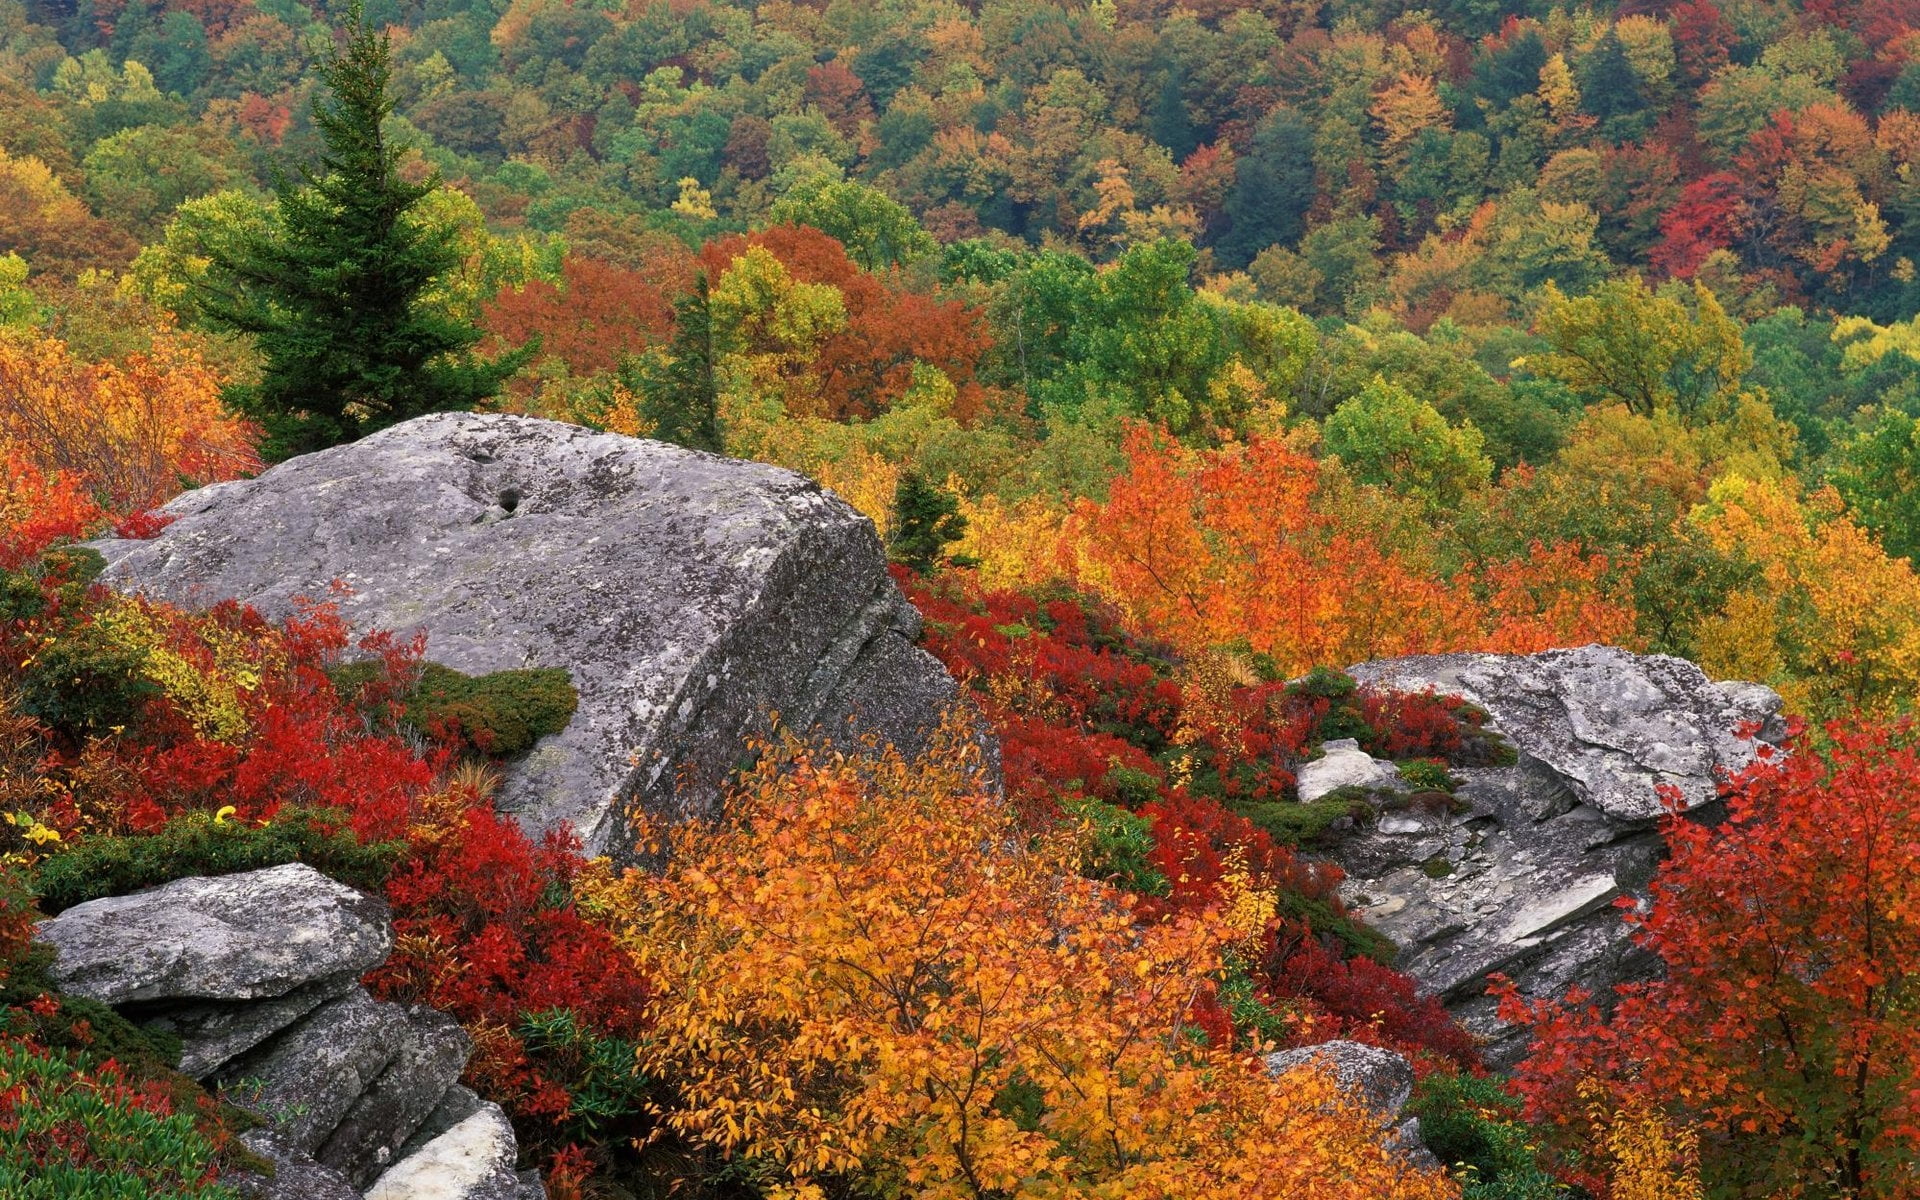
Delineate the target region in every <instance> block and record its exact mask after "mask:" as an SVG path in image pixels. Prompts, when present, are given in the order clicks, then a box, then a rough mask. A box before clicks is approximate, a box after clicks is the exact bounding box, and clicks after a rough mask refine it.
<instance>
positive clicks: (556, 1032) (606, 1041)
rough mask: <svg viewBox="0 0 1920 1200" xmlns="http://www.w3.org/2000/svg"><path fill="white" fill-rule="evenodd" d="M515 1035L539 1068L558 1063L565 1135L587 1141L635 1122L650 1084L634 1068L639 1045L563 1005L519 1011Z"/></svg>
mask: <svg viewBox="0 0 1920 1200" xmlns="http://www.w3.org/2000/svg"><path fill="white" fill-rule="evenodd" d="M519 1034H520V1038H521V1040H522V1041H523V1042H524V1043H525V1045H526V1048H527V1053H528V1055H530V1056H531V1057H532V1058H533V1060H534V1061H536V1062H539V1063H541V1064H543V1066H542V1069H543V1070H545V1071H548V1072H552V1071H554V1070H555V1068H558V1069H559V1071H560V1072H561V1074H562V1076H563V1077H564V1078H565V1079H566V1080H567V1081H568V1082H567V1097H568V1104H567V1113H566V1116H565V1118H564V1119H563V1121H562V1128H563V1129H564V1131H565V1133H566V1135H567V1136H569V1137H571V1138H573V1139H575V1140H577V1141H579V1142H581V1143H582V1144H592V1143H594V1142H597V1141H603V1140H606V1139H607V1137H608V1135H609V1134H618V1133H622V1132H625V1133H629V1134H630V1133H631V1132H632V1130H630V1129H627V1130H624V1131H623V1129H622V1127H623V1126H631V1125H633V1124H635V1123H636V1122H638V1121H640V1120H641V1119H642V1118H643V1115H644V1114H645V1113H646V1112H647V1111H648V1110H647V1105H648V1102H649V1101H650V1100H652V1099H653V1098H654V1097H653V1090H652V1084H651V1082H650V1081H649V1080H648V1079H647V1077H646V1076H645V1075H642V1074H641V1073H640V1072H639V1071H637V1070H635V1069H634V1065H633V1064H634V1056H635V1055H636V1054H637V1053H638V1050H639V1048H638V1047H637V1046H636V1045H635V1044H634V1043H633V1042H630V1041H627V1040H625V1039H623V1038H617V1037H605V1036H602V1035H600V1034H598V1033H596V1032H594V1030H593V1028H592V1027H591V1026H589V1025H588V1024H587V1023H586V1022H584V1021H582V1020H581V1019H580V1017H579V1015H578V1014H576V1013H575V1012H574V1011H573V1010H572V1009H567V1008H555V1009H548V1010H546V1011H544V1012H532V1013H524V1014H522V1015H521V1017H520V1028H519Z"/></svg>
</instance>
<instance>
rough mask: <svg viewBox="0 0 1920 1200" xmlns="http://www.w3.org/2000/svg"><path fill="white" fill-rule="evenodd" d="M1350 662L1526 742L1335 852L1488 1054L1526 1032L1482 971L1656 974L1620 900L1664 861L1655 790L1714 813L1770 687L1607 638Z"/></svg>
mask: <svg viewBox="0 0 1920 1200" xmlns="http://www.w3.org/2000/svg"><path fill="white" fill-rule="evenodd" d="M1350 673H1351V674H1352V675H1353V676H1354V677H1355V678H1356V679H1358V680H1360V682H1361V683H1363V684H1370V685H1374V686H1385V687H1393V688H1396V689H1400V690H1405V691H1415V692H1418V691H1425V690H1428V689H1432V690H1434V691H1436V692H1439V693H1443V694H1452V695H1458V696H1461V697H1463V698H1465V699H1467V700H1469V701H1471V702H1473V703H1474V704H1477V705H1479V706H1480V707H1481V708H1484V709H1485V710H1486V711H1487V712H1488V714H1489V716H1490V721H1489V726H1490V727H1491V728H1493V729H1495V730H1496V731H1497V732H1499V733H1500V734H1502V735H1503V736H1504V737H1505V738H1506V739H1507V741H1508V742H1510V743H1511V744H1512V745H1513V747H1514V749H1515V750H1516V751H1517V752H1518V761H1517V762H1516V763H1515V764H1513V765H1512V766H1505V767H1479V768H1453V770H1452V773H1453V775H1454V776H1455V777H1456V778H1458V779H1459V780H1460V781H1461V782H1460V786H1459V788H1458V789H1457V791H1456V793H1455V795H1456V797H1457V799H1458V800H1460V801H1463V802H1465V809H1466V811H1464V812H1462V813H1458V814H1446V813H1440V814H1423V815H1417V816H1416V815H1412V814H1407V813H1383V814H1382V815H1381V818H1380V820H1379V821H1378V822H1377V823H1376V824H1375V826H1374V827H1373V828H1372V829H1369V830H1366V831H1364V832H1362V833H1360V834H1358V835H1356V836H1353V837H1350V838H1348V839H1346V840H1345V841H1344V842H1343V843H1341V844H1340V845H1339V846H1338V847H1337V848H1336V849H1335V850H1334V851H1333V853H1332V855H1331V857H1332V858H1333V860H1334V861H1335V862H1336V863H1338V864H1339V865H1340V867H1341V868H1342V869H1343V870H1344V871H1345V872H1346V874H1347V878H1346V881H1345V882H1344V883H1343V884H1342V889H1341V890H1342V893H1343V895H1344V896H1345V898H1346V900H1347V901H1348V903H1349V904H1351V905H1352V906H1353V908H1354V909H1355V911H1356V912H1357V913H1358V914H1359V915H1360V916H1361V917H1362V918H1363V919H1365V920H1366V921H1367V923H1368V924H1370V925H1372V926H1374V927H1375V928H1377V929H1379V930H1380V931H1381V932H1382V933H1384V934H1386V935H1387V936H1388V937H1390V938H1392V939H1393V941H1394V942H1395V944H1396V945H1398V946H1399V947H1400V952H1399V958H1398V962H1397V965H1398V966H1399V967H1400V968H1401V969H1402V970H1404V971H1406V972H1407V973H1408V974H1409V975H1411V976H1413V978H1414V979H1415V980H1416V981H1417V982H1418V983H1419V984H1420V985H1421V986H1422V987H1423V988H1424V989H1426V990H1428V991H1430V992H1432V993H1434V994H1436V995H1438V996H1439V997H1440V998H1441V1000H1442V1001H1443V1002H1445V1003H1446V1004H1447V1006H1448V1007H1449V1008H1450V1009H1451V1010H1452V1011H1453V1013H1454V1015H1455V1016H1457V1017H1459V1018H1460V1019H1461V1020H1462V1022H1463V1023H1464V1024H1465V1025H1466V1026H1467V1028H1468V1029H1469V1030H1471V1031H1472V1032H1473V1033H1475V1034H1476V1035H1478V1036H1480V1037H1481V1038H1482V1039H1484V1040H1485V1042H1486V1054H1487V1057H1488V1060H1489V1061H1490V1062H1491V1063H1492V1064H1494V1065H1496V1066H1503V1065H1507V1064H1510V1063H1512V1062H1513V1061H1515V1060H1516V1059H1517V1058H1518V1057H1519V1056H1520V1055H1521V1053H1523V1052H1524V1050H1525V1045H1524V1040H1523V1039H1522V1038H1521V1037H1520V1036H1517V1035H1516V1033H1515V1031H1514V1030H1512V1029H1511V1028H1510V1027H1508V1026H1506V1025H1504V1024H1503V1023H1501V1022H1500V1021H1499V1020H1498V1019H1497V1018H1496V1017H1495V1015H1494V1004H1493V1001H1492V1000H1491V999H1489V998H1488V997H1487V996H1486V989H1487V976H1488V975H1490V974H1493V973H1496V972H1497V973H1501V974H1504V975H1507V976H1508V977H1510V978H1512V979H1513V981H1514V982H1515V984H1516V985H1517V986H1518V987H1519V989H1520V991H1521V993H1522V994H1524V995H1527V996H1540V997H1545V996H1554V997H1558V996H1561V995H1563V994H1564V993H1565V992H1566V990H1567V988H1568V987H1569V986H1573V985H1578V986H1580V987H1583V988H1585V989H1587V990H1589V991H1591V992H1593V993H1595V994H1596V995H1597V996H1598V997H1599V998H1600V999H1601V1000H1602V1001H1603V1002H1604V1001H1605V1000H1606V998H1607V997H1608V996H1609V995H1610V994H1611V990H1612V988H1613V987H1614V986H1616V985H1617V984H1620V983H1624V982H1629V981H1632V980H1635V979H1643V978H1646V977H1648V976H1649V975H1650V974H1651V973H1652V971H1653V970H1654V968H1655V965H1656V964H1655V961H1654V960H1653V958H1652V956H1651V955H1649V954H1648V953H1647V952H1645V951H1643V950H1641V949H1640V948H1639V947H1637V946H1635V945H1634V944H1633V942H1632V940H1631V938H1630V937H1629V935H1628V929H1627V927H1626V925H1625V924H1624V923H1623V922H1622V921H1621V919H1620V913H1619V912H1618V911H1617V909H1616V907H1615V901H1617V900H1619V899H1620V898H1621V897H1637V896H1639V895H1641V894H1643V889H1644V888H1645V885H1646V883H1647V881H1648V880H1649V879H1650V878H1651V877H1652V875H1653V871H1654V868H1655V866H1656V865H1657V863H1658V861H1659V858H1660V854H1661V843H1660V837H1659V833H1658V830H1657V824H1658V817H1659V816H1660V814H1661V813H1662V812H1663V811H1664V806H1663V802H1662V799H1661V793H1662V791H1663V790H1664V789H1671V791H1670V792H1668V794H1669V795H1672V796H1674V797H1675V798H1676V799H1677V801H1678V802H1679V805H1680V807H1681V808H1682V810H1683V811H1686V812H1689V813H1698V814H1699V815H1700V816H1702V817H1709V818H1710V817H1711V816H1712V815H1714V813H1715V812H1716V811H1717V809H1718V801H1717V789H1718V782H1719V780H1720V779H1721V778H1722V777H1724V775H1726V774H1729V773H1732V772H1736V771H1739V770H1740V769H1742V768H1744V767H1746V766H1748V765H1749V764H1751V763H1752V762H1753V761H1754V756H1755V753H1756V748H1757V747H1758V746H1759V745H1762V744H1764V743H1766V742H1769V741H1772V740H1777V739H1778V738H1780V737H1781V736H1782V735H1783V733H1784V727H1783V725H1782V722H1781V720H1780V716H1779V711H1780V698H1779V696H1778V695H1776V694H1775V693H1774V692H1773V691H1772V690H1771V689H1769V688H1766V687H1762V686H1759V685H1757V684H1747V683H1716V682H1714V681H1712V680H1709V679H1708V678H1707V677H1706V675H1705V674H1704V673H1703V672H1702V671H1701V670H1700V668H1698V667H1697V666H1695V665H1693V664H1692V663H1689V662H1686V661H1684V660H1682V659H1677V658H1670V657H1666V656H1663V655H1638V654H1633V653H1630V652H1628V651H1625V650H1619V649H1615V648H1612V647H1604V646H1584V647H1580V648H1578V649H1573V650H1554V651H1547V652H1545V653H1541V654H1534V655H1525V656H1518V655H1496V654H1448V655H1434V656H1423V657H1414V658H1400V659H1389V660H1385V661H1381V662H1372V663H1365V664H1362V665H1360V666H1358V667H1354V668H1352V669H1351V671H1350ZM1742 728H1748V729H1752V730H1755V731H1757V737H1756V738H1743V737H1741V736H1739V735H1738V733H1737V731H1738V730H1740V729H1742Z"/></svg>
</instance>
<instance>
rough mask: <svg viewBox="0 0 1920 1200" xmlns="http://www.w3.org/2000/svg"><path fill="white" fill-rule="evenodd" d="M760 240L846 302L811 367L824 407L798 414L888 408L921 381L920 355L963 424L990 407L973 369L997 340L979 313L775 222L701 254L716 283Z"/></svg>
mask: <svg viewBox="0 0 1920 1200" xmlns="http://www.w3.org/2000/svg"><path fill="white" fill-rule="evenodd" d="M753 246H763V247H765V248H766V249H767V251H768V252H770V253H771V254H772V255H773V256H774V257H775V258H778V259H779V260H780V262H781V264H782V265H783V266H785V267H786V268H787V270H788V271H789V272H790V273H792V275H793V278H794V279H795V281H797V282H799V283H824V284H828V285H831V286H832V287H835V288H838V289H839V290H840V294H841V296H842V298H843V300H844V302H845V304H846V309H847V327H846V329H844V330H842V331H841V332H839V333H835V334H832V335H831V336H829V337H828V338H827V339H826V341H825V342H824V343H823V344H822V345H821V347H820V349H819V353H818V355H817V357H816V358H815V359H814V361H813V364H812V369H813V372H814V373H815V374H816V375H817V376H818V378H819V379H820V381H821V387H820V395H819V398H818V403H817V405H816V411H813V412H809V413H806V414H798V415H807V416H823V417H831V418H834V419H842V418H846V417H861V418H866V417H872V416H875V415H877V414H879V413H881V412H884V411H886V409H887V408H888V406H889V405H891V404H892V403H893V402H894V401H895V400H897V399H898V398H899V397H900V396H901V395H903V394H904V393H905V392H906V390H907V387H908V385H909V384H910V383H912V381H913V364H914V363H915V362H916V361H918V362H922V363H926V364H927V365H929V366H933V367H938V368H939V369H940V370H941V372H942V373H944V374H945V375H946V376H947V378H948V379H950V380H952V381H953V384H954V387H955V388H956V389H958V395H957V396H956V397H955V399H954V406H953V414H954V416H956V417H958V418H959V419H960V420H962V421H968V420H971V419H973V418H974V417H976V416H978V415H980V413H981V412H982V411H983V409H984V408H985V407H986V405H987V402H988V389H987V388H986V387H985V386H984V385H982V384H981V383H979V382H978V381H977V380H976V379H975V378H974V365H975V364H976V363H977V362H979V361H980V358H981V356H982V355H983V354H984V353H985V352H986V350H987V348H988V347H989V346H990V345H991V344H992V338H991V337H990V336H989V334H988V332H987V327H986V320H985V317H984V314H982V313H981V312H980V311H979V310H977V309H973V308H969V307H968V306H966V305H965V304H962V303H960V302H959V301H957V300H935V299H933V298H931V297H929V296H923V295H920V294H919V293H917V292H910V291H906V290H904V289H902V288H899V287H895V286H892V285H891V284H890V283H889V282H887V281H885V280H882V279H881V278H880V277H879V276H876V275H871V274H868V273H867V272H865V271H863V270H861V269H860V268H859V266H858V265H856V264H855V263H854V261H853V260H852V259H851V258H848V257H847V252H846V250H845V249H844V248H843V247H842V246H841V245H840V243H839V242H838V241H836V240H834V239H833V238H831V237H829V236H827V235H826V234H824V233H821V232H820V231H819V230H817V229H814V228H812V227H811V226H807V225H775V226H773V227H772V228H770V229H763V230H760V231H758V232H757V233H751V234H741V235H737V236H734V237H728V238H721V239H718V240H716V241H712V242H708V243H707V245H706V246H705V247H704V248H703V249H702V250H701V252H700V260H701V262H702V263H703V264H704V265H705V267H706V271H707V278H708V280H709V281H717V280H718V279H719V278H720V276H721V275H723V274H725V272H726V270H727V268H728V267H729V266H731V265H732V264H733V261H734V260H735V259H736V258H739V257H740V256H741V255H742V254H745V253H746V252H747V250H748V249H749V248H750V247H753Z"/></svg>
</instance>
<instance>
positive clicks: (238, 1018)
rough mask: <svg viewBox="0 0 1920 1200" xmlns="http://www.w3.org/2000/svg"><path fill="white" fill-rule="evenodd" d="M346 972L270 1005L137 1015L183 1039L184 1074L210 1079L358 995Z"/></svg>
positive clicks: (175, 1007) (188, 1007) (190, 1007)
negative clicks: (318, 1012) (330, 1005)
mask: <svg viewBox="0 0 1920 1200" xmlns="http://www.w3.org/2000/svg"><path fill="white" fill-rule="evenodd" d="M354 978H355V977H354V975H353V974H351V973H347V972H342V973H341V974H338V975H329V976H328V977H327V978H325V979H319V980H315V981H314V982H312V983H309V984H303V985H301V986H300V987H297V988H295V989H294V990H293V991H291V992H288V993H287V994H286V995H284V996H277V997H274V998H273V999H270V1000H225V1001H206V1002H201V1003H188V1004H178V1003H169V1004H166V1005H164V1006H162V1007H160V1008H157V1009H149V1010H148V1011H146V1012H144V1013H141V1012H135V1013H131V1014H129V1015H133V1016H136V1017H137V1018H138V1019H139V1021H140V1023H141V1024H142V1025H145V1026H146V1027H147V1028H149V1029H155V1030H158V1031H160V1032H162V1033H167V1034H171V1035H173V1036H174V1037H177V1038H179V1039H180V1063H179V1067H180V1073H181V1074H182V1075H189V1076H192V1077H193V1078H195V1079H205V1078H206V1077H207V1076H208V1075H211V1074H212V1073H213V1072H214V1071H215V1070H217V1069H219V1068H220V1067H221V1066H223V1065H225V1064H226V1063H228V1062H230V1061H232V1060H233V1059H234V1058H236V1057H238V1056H240V1055H242V1054H245V1053H246V1052H247V1051H249V1050H251V1049H253V1048H254V1047H255V1046H258V1045H260V1044H261V1043H262V1042H264V1041H266V1040H267V1039H268V1038H270V1037H272V1036H273V1035H274V1034H276V1033H278V1032H280V1031H281V1030H282V1029H285V1028H286V1027H287V1026H289V1025H291V1024H293V1023H294V1022H295V1021H298V1020H299V1019H300V1018H301V1017H304V1016H306V1015H307V1014H308V1013H310V1012H312V1011H313V1010H314V1009H316V1008H318V1007H320V1006H321V1005H322V1004H324V1003H326V1002H327V1001H329V1000H332V999H334V998H336V997H339V996H344V995H345V994H346V993H347V992H349V991H351V990H353V986H354Z"/></svg>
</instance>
